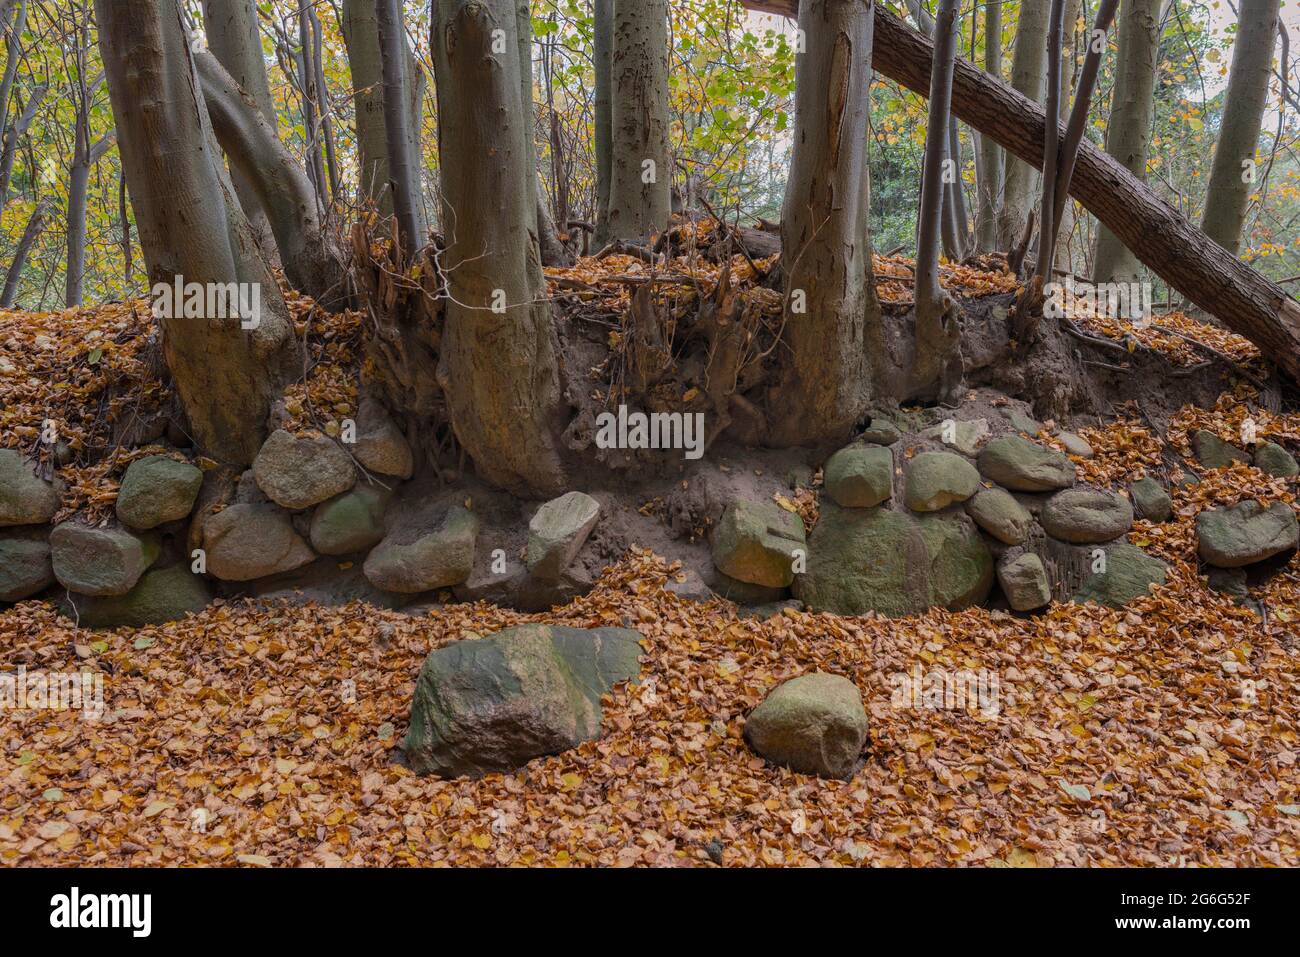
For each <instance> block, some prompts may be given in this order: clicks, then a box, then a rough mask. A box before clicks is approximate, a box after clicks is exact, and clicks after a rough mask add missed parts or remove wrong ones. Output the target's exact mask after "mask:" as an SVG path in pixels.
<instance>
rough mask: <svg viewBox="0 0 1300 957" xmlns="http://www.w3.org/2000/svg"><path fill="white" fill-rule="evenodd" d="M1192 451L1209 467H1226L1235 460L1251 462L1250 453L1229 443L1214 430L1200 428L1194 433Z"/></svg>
mask: <svg viewBox="0 0 1300 957" xmlns="http://www.w3.org/2000/svg"><path fill="white" fill-rule="evenodd" d="M1192 451H1193V452H1194V453H1196V459H1197V461H1199V462H1200V463H1201V464H1202V465H1204V466H1205V467H1206V468H1207V469H1221V468H1226V467H1227V466H1229V465H1231V464H1232V463H1233V462H1247V463H1249V462H1250V455H1249V454H1248V453H1246V452H1243V451H1242V450H1241V449H1239V448H1237V447H1236V446H1235V445H1229V444H1228V443H1227V442H1225V441H1223V439H1221V438H1219V437H1218V436H1217V435H1215V434H1214V433H1213V432H1206V431H1205V430H1204V429H1199V430H1197V431H1196V432H1194V433H1193V434H1192Z"/></svg>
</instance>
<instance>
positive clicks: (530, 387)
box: [433, 0, 565, 494]
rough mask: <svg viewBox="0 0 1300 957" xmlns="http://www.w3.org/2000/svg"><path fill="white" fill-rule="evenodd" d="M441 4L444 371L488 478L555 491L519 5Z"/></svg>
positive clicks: (559, 477) (553, 386)
mask: <svg viewBox="0 0 1300 957" xmlns="http://www.w3.org/2000/svg"><path fill="white" fill-rule="evenodd" d="M433 11H434V30H433V41H434V43H433V45H434V65H435V73H436V81H437V86H438V136H439V152H440V154H441V158H442V162H441V164H440V166H441V177H442V200H443V206H444V210H443V221H444V223H446V224H448V225H447V247H446V249H445V250H444V251H443V252H442V254H441V256H440V260H439V261H440V266H441V268H442V269H443V271H444V276H445V280H446V283H447V304H446V312H445V317H446V319H445V322H446V325H445V329H444V333H443V339H442V347H441V356H440V365H439V370H438V378H439V382H440V383H441V384H442V387H443V389H444V392H445V394H446V396H447V402H448V406H449V409H450V413H451V420H452V426H453V428H454V429H455V432H456V436H457V438H458V439H459V440H460V442H461V444H462V445H463V446H464V447H465V449H466V451H467V452H468V453H469V455H470V456H471V457H472V458H473V460H474V463H475V465H476V466H477V468H478V471H479V473H480V474H481V475H483V477H484V478H486V479H487V480H488V481H491V482H493V483H494V484H496V485H499V486H502V487H504V488H507V489H510V490H512V491H516V492H519V493H540V494H553V493H555V492H558V491H560V490H561V489H562V488H563V486H564V482H565V472H564V467H563V464H562V461H561V457H560V451H559V447H558V444H557V436H558V435H559V432H560V430H561V429H562V427H563V422H562V417H563V413H564V407H563V403H562V393H561V387H560V375H559V367H558V360H557V356H556V352H557V345H556V342H555V332H554V327H553V323H552V316H551V307H550V305H549V304H548V303H546V302H545V301H544V300H545V296H546V286H545V282H544V280H543V277H542V270H541V258H540V253H539V250H538V245H537V236H536V218H535V217H536V213H535V210H536V186H535V183H534V177H535V175H536V173H535V171H534V170H530V168H529V165H528V164H529V160H530V159H531V157H532V148H531V146H530V144H529V142H528V137H529V136H530V135H531V134H530V130H529V124H528V122H526V119H525V117H524V115H523V102H522V97H521V95H520V91H521V89H522V86H521V82H522V81H521V78H520V71H521V68H522V64H521V63H520V58H519V43H518V39H519V32H518V31H519V26H518V18H517V15H516V13H517V10H516V6H515V0H437V2H436V3H435V4H434V8H433ZM494 42H495V43H497V44H498V46H497V47H496V48H494ZM485 115H487V116H492V117H493V118H494V119H493V122H492V123H491V124H484V122H483V116H485ZM453 224H454V225H453Z"/></svg>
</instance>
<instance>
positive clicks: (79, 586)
mask: <svg viewBox="0 0 1300 957" xmlns="http://www.w3.org/2000/svg"><path fill="white" fill-rule="evenodd" d="M157 558H158V541H157V538H156V537H154V536H139V535H133V534H131V533H130V532H128V531H127V530H126V529H124V528H92V527H90V526H89V525H82V524H80V523H78V522H64V523H63V524H61V525H58V526H56V527H55V529H54V531H53V532H51V533H50V559H51V561H52V563H53V565H54V577H55V578H57V579H58V580H59V584H60V585H62V586H63V587H64V588H66V589H68V590H69V591H73V592H76V593H77V594H79V595H96V596H104V595H125V594H126V593H127V592H129V591H130V590H131V589H132V588H134V587H135V583H136V582H138V581H139V580H140V576H141V575H143V574H144V572H145V569H147V568H148V567H149V566H150V565H152V564H153V563H154V561H155V560H156V559H157Z"/></svg>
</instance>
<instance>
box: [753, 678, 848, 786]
mask: <svg viewBox="0 0 1300 957" xmlns="http://www.w3.org/2000/svg"><path fill="white" fill-rule="evenodd" d="M744 733H745V742H746V743H747V744H748V745H749V746H750V748H751V749H753V751H754V753H756V754H758V755H759V756H760V757H763V758H765V759H766V760H768V761H771V762H772V763H773V764H779V765H783V766H784V767H788V768H790V769H791V770H794V771H798V772H800V773H802V774H815V775H818V776H819V777H826V778H839V779H843V780H847V779H848V778H849V777H851V776H852V775H853V772H854V770H855V768H856V767H857V765H858V758H859V755H860V754H861V752H862V746H863V745H864V744H865V743H866V740H867V712H866V709H865V708H864V707H863V706H862V695H861V694H860V693H859V692H858V689H857V686H856V685H854V683H853V682H852V681H850V680H849V679H847V678H844V677H842V676H840V675H830V674H824V673H821V672H814V673H812V674H806V675H800V676H799V677H798V678H792V679H790V680H789V681H786V682H783V683H782V684H780V685H777V687H776V688H774V689H773V690H772V691H771V693H770V694H768V696H767V697H766V698H764V699H763V702H762V703H761V704H760V705H759V706H758V707H757V708H755V709H754V710H753V711H752V712H751V713H750V715H749V718H748V719H747V720H746V721H745V732H744Z"/></svg>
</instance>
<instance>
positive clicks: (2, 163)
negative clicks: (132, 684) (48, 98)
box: [0, 83, 49, 208]
mask: <svg viewBox="0 0 1300 957" xmlns="http://www.w3.org/2000/svg"><path fill="white" fill-rule="evenodd" d="M47 92H49V85H48V84H45V83H42V84H40V85H39V86H37V87H36V88H35V89H33V90H32V91H31V94H30V95H29V96H28V97H27V103H26V105H25V106H24V107H23V108H22V110H21V111H20V112H18V113H16V114H15V115H14V120H13V122H12V123H10V124H9V125H8V126H7V127H5V133H4V144H3V146H0V208H3V207H4V206H5V205H6V204H7V203H8V202H9V184H10V183H11V182H12V181H13V174H14V159H15V158H16V157H17V155H18V144H19V142H20V141H21V140H22V138H23V137H24V136H25V135H26V134H27V127H29V126H31V123H32V120H33V119H34V118H35V117H36V111H37V109H39V108H40V105H41V100H43V99H44V98H45V94H46V93H47Z"/></svg>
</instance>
